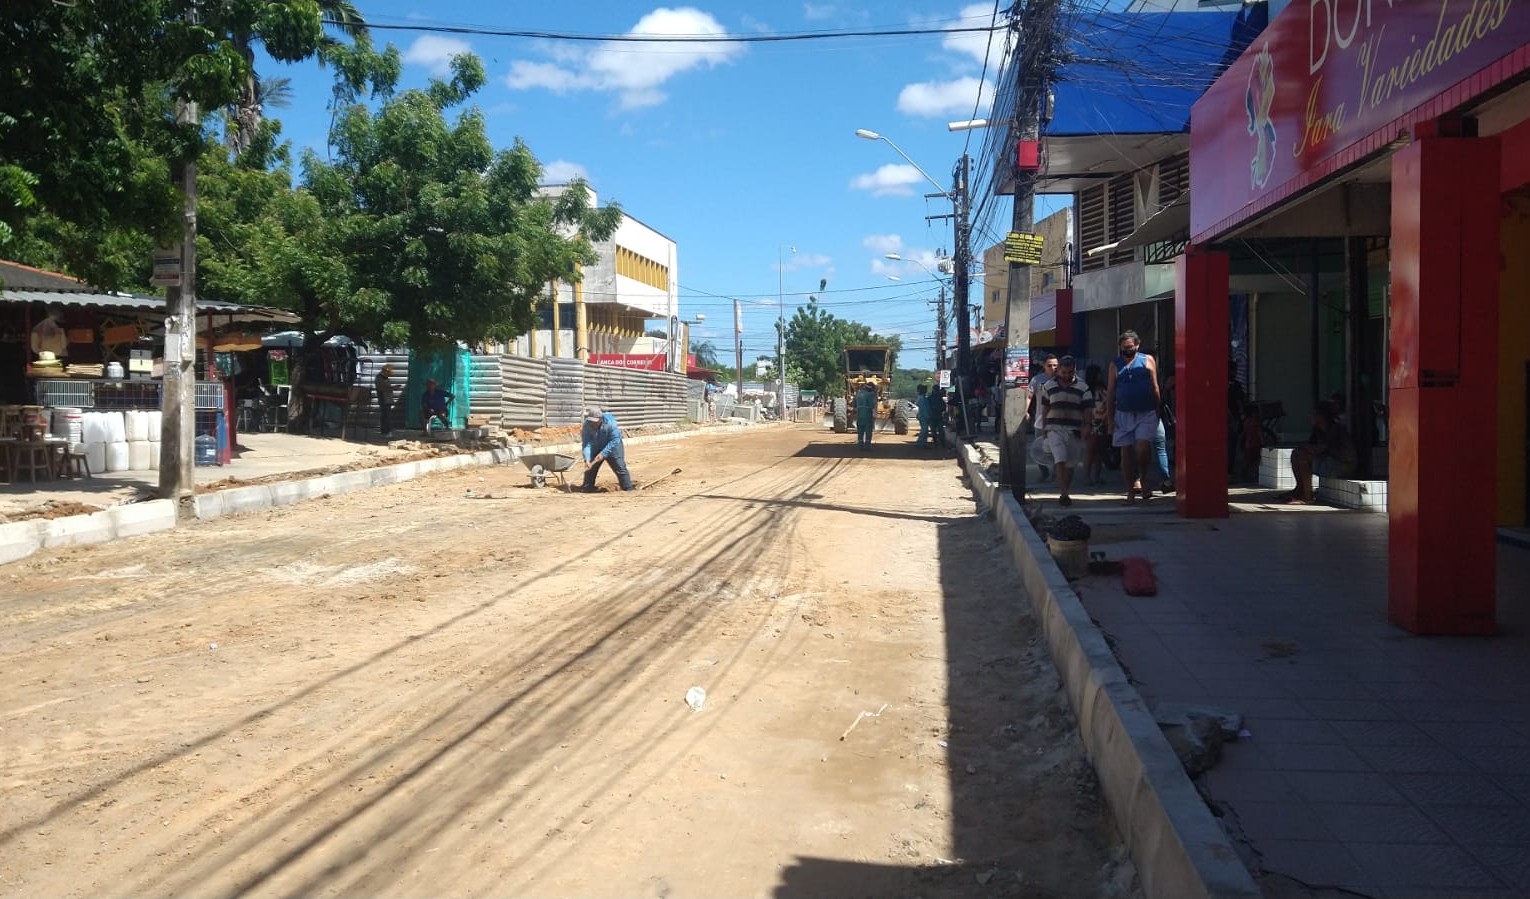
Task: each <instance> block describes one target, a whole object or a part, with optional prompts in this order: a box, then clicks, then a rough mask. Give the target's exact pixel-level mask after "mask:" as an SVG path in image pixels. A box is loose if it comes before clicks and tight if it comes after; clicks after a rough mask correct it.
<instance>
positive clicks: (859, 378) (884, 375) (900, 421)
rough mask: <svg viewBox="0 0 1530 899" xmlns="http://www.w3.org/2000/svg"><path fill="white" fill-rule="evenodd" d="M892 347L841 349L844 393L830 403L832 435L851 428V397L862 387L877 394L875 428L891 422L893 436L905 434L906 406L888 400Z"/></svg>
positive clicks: (853, 404)
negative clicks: (869, 388)
mask: <svg viewBox="0 0 1530 899" xmlns="http://www.w3.org/2000/svg"><path fill="white" fill-rule="evenodd" d="M892 359H893V354H892V347H890V346H847V347H845V353H844V361H845V390H844V395H842V396H837V397H835V398H834V399H833V401H832V402H831V407H832V412H833V415H834V433H836V434H844V433H846V432H848V431H849V430H850V429H851V424H852V422H853V420H854V418H855V394H856V393H857V392H858V391H859V390H860V389H861V387H862V386H863V385H865V384H870V385H871V386H872V387H873V388H874V389H875V390H876V392H877V428H878V430H880V429H882V428H884V427H886V425H887V423H888V422H891V423H892V427H893V433H895V434H907V433H908V409H909V404H908V403H905V402H900V401H898V400H895V399H893V398H892V396H891V395H890V393H889V389H890V388H891V387H892Z"/></svg>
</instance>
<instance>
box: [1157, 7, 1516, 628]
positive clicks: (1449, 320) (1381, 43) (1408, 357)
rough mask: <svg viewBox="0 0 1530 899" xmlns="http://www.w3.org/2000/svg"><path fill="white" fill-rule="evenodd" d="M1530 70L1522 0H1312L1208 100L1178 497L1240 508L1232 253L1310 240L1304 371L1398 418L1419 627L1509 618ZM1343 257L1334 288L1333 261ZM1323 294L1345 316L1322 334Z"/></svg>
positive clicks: (1206, 510)
mask: <svg viewBox="0 0 1530 899" xmlns="http://www.w3.org/2000/svg"><path fill="white" fill-rule="evenodd" d="M1527 82H1530V8H1527V7H1526V6H1525V5H1524V4H1517V3H1513V2H1510V0H1430V2H1424V0H1393V2H1391V3H1388V4H1381V3H1371V2H1366V0H1312V2H1309V3H1299V4H1291V5H1290V6H1288V7H1287V8H1285V9H1284V10H1283V11H1282V12H1281V13H1280V15H1279V16H1277V17H1276V19H1275V20H1274V21H1273V22H1272V23H1271V25H1270V27H1269V28H1268V29H1267V30H1266V31H1265V32H1264V33H1263V34H1261V35H1260V36H1259V38H1258V39H1256V40H1255V42H1254V43H1253V44H1252V45H1251V46H1250V47H1249V48H1248V49H1247V50H1246V51H1245V52H1244V53H1243V54H1242V55H1241V56H1240V57H1239V59H1238V60H1237V61H1236V62H1235V63H1234V64H1233V65H1232V66H1231V67H1230V68H1229V69H1228V70H1227V71H1226V72H1225V73H1224V74H1223V75H1222V77H1220V78H1219V79H1218V80H1217V81H1216V82H1215V84H1213V85H1212V87H1211V88H1210V89H1209V90H1208V91H1207V92H1206V94H1205V95H1204V96H1203V97H1202V98H1201V99H1200V100H1199V101H1198V102H1197V103H1196V104H1195V107H1194V110H1193V114H1192V118H1191V150H1190V184H1191V212H1190V235H1191V239H1190V244H1189V246H1188V247H1187V248H1186V251H1185V253H1184V255H1183V256H1181V257H1180V258H1179V259H1178V260H1177V262H1176V294H1175V315H1176V342H1177V348H1178V350H1179V352H1178V354H1177V366H1176V371H1177V374H1178V388H1179V390H1178V402H1179V427H1180V434H1179V437H1180V454H1179V458H1178V469H1179V470H1178V482H1179V485H1180V496H1179V508H1180V511H1181V513H1182V514H1185V515H1188V516H1195V517H1212V516H1221V515H1226V514H1227V488H1226V485H1225V482H1224V481H1223V480H1222V478H1221V477H1220V476H1219V475H1220V472H1221V471H1222V470H1223V468H1224V467H1225V462H1226V451H1227V450H1226V441H1225V434H1226V386H1227V365H1228V361H1229V335H1230V334H1231V333H1232V326H1233V321H1232V317H1233V315H1232V307H1233V303H1232V302H1231V301H1230V299H1229V298H1230V296H1232V294H1233V291H1234V288H1233V286H1232V285H1233V283H1234V282H1233V274H1234V273H1233V270H1232V255H1231V254H1232V251H1233V249H1234V248H1235V247H1237V246H1238V245H1239V244H1240V242H1241V241H1244V240H1247V239H1249V238H1251V237H1255V238H1258V239H1261V240H1272V241H1296V242H1300V241H1308V242H1309V245H1310V252H1311V254H1312V257H1313V259H1314V262H1313V264H1312V265H1311V266H1310V267H1309V270H1310V272H1311V275H1312V277H1311V281H1310V282H1309V283H1308V285H1307V287H1306V289H1305V290H1304V291H1302V292H1303V293H1304V294H1305V296H1306V300H1307V303H1306V305H1307V309H1308V315H1309V330H1308V335H1307V338H1308V341H1309V346H1308V357H1309V367H1308V374H1307V376H1306V377H1307V379H1308V381H1309V383H1308V385H1307V386H1308V389H1309V391H1310V394H1311V395H1313V396H1317V395H1320V394H1321V391H1323V390H1324V389H1326V387H1327V386H1328V384H1327V382H1328V381H1331V380H1333V379H1335V378H1336V377H1337V375H1336V372H1342V378H1341V379H1342V381H1343V383H1344V384H1345V386H1346V388H1347V391H1346V392H1347V395H1348V396H1349V397H1350V398H1351V400H1352V403H1353V405H1352V409H1355V411H1358V412H1360V413H1362V414H1360V415H1358V416H1357V417H1356V422H1357V423H1358V424H1360V425H1361V427H1360V428H1358V429H1357V430H1364V429H1366V426H1367V424H1368V423H1369V424H1372V425H1373V426H1372V427H1371V430H1374V431H1376V432H1377V433H1376V434H1375V435H1374V436H1375V437H1376V438H1378V440H1377V442H1378V443H1379V442H1380V440H1379V438H1381V437H1382V436H1383V432H1384V437H1385V446H1386V454H1385V461H1386V468H1387V478H1388V484H1387V493H1388V516H1389V524H1390V527H1389V528H1388V556H1389V566H1390V568H1389V572H1390V577H1389V584H1388V590H1389V613H1390V616H1391V619H1392V620H1393V621H1394V622H1395V623H1397V624H1398V625H1400V626H1402V627H1405V628H1407V629H1409V630H1412V631H1415V632H1418V633H1442V634H1443V633H1452V634H1473V633H1490V632H1492V631H1493V630H1494V629H1495V614H1494V612H1495V602H1496V596H1495V593H1496V569H1495V565H1494V559H1495V555H1496V531H1495V526H1496V525H1497V524H1499V523H1514V524H1523V523H1525V510H1526V484H1527V477H1526V469H1527V464H1530V462H1527V451H1526V446H1527V441H1526V421H1527V418H1530V405H1527V402H1526V383H1527V380H1530V252H1527V249H1526V248H1527V247H1530V83H1527ZM1325 255H1326V256H1328V257H1329V258H1330V260H1333V261H1332V262H1331V263H1330V264H1327V265H1325V264H1324V263H1323V260H1322V257H1323V256H1325ZM1335 267H1337V269H1338V271H1340V272H1341V274H1340V275H1338V279H1339V282H1340V285H1341V286H1340V287H1339V288H1335V287H1334V286H1333V279H1332V278H1329V279H1328V280H1327V281H1326V282H1325V281H1324V280H1322V275H1323V273H1324V272H1325V271H1328V272H1330V273H1332V272H1333V271H1334V269H1335ZM1378 282H1380V283H1378ZM1326 310H1338V313H1337V320H1338V321H1340V322H1342V327H1341V329H1340V330H1341V332H1342V333H1339V334H1334V333H1333V332H1332V328H1328V329H1326V330H1327V332H1328V333H1327V339H1328V340H1329V342H1330V344H1333V345H1334V346H1331V347H1330V348H1329V349H1327V350H1325V347H1324V346H1323V345H1322V341H1323V340H1324V339H1325V328H1324V323H1325V322H1329V321H1330V320H1329V318H1327V316H1328V315H1329V314H1330V313H1329V312H1328V311H1326ZM1334 359H1339V360H1342V362H1341V363H1334V362H1332V361H1331V360H1334ZM1383 359H1385V360H1386V363H1385V365H1384V366H1383V363H1382V360H1383ZM1383 373H1384V375H1385V376H1384V377H1382V374H1383ZM1287 374H1288V375H1289V373H1287ZM1357 407H1358V408H1357ZM1371 408H1376V409H1381V410H1385V415H1384V419H1382V420H1381V421H1380V422H1379V423H1371V422H1370V417H1369V416H1368V415H1366V414H1364V413H1365V411H1366V410H1368V409H1371ZM1301 411H1303V412H1305V410H1301ZM1463 475H1465V476H1463Z"/></svg>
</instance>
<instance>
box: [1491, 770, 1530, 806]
mask: <svg viewBox="0 0 1530 899" xmlns="http://www.w3.org/2000/svg"><path fill="white" fill-rule="evenodd" d="M1489 777H1490V779H1491V780H1492V781H1493V782H1494V783H1496V784H1498V786H1499V787H1500V788H1502V789H1504V790H1506V791H1508V792H1510V793H1512V794H1514V796H1516V797H1518V799H1519V801H1520V802H1522V803H1524V804H1525V805H1527V806H1530V774H1493V775H1489Z"/></svg>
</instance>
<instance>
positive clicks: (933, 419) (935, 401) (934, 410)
mask: <svg viewBox="0 0 1530 899" xmlns="http://www.w3.org/2000/svg"><path fill="white" fill-rule="evenodd" d="M925 409H926V412H925V418H927V419H929V422H930V441H931V442H932V443H934V444H935V445H936V446H942V445H944V444H945V442H946V397H945V389H944V388H942V387H932V388H930V394H929V396H928V397H926V398H925Z"/></svg>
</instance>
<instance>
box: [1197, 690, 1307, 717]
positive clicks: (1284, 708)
mask: <svg viewBox="0 0 1530 899" xmlns="http://www.w3.org/2000/svg"><path fill="white" fill-rule="evenodd" d="M1207 690H1208V691H1210V692H1208V693H1207V698H1206V701H1207V702H1208V703H1210V704H1212V705H1225V706H1228V707H1229V708H1231V709H1233V710H1234V711H1237V712H1239V713H1241V714H1242V715H1243V717H1244V718H1264V719H1274V718H1284V719H1287V720H1297V721H1301V720H1311V719H1312V717H1313V716H1312V715H1311V714H1310V713H1308V711H1307V710H1306V709H1304V708H1302V704H1301V703H1300V702H1297V701H1296V700H1295V699H1291V698H1288V697H1284V696H1245V697H1236V696H1225V695H1222V694H1221V693H1220V691H1218V690H1217V686H1216V685H1208V686H1207Z"/></svg>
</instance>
